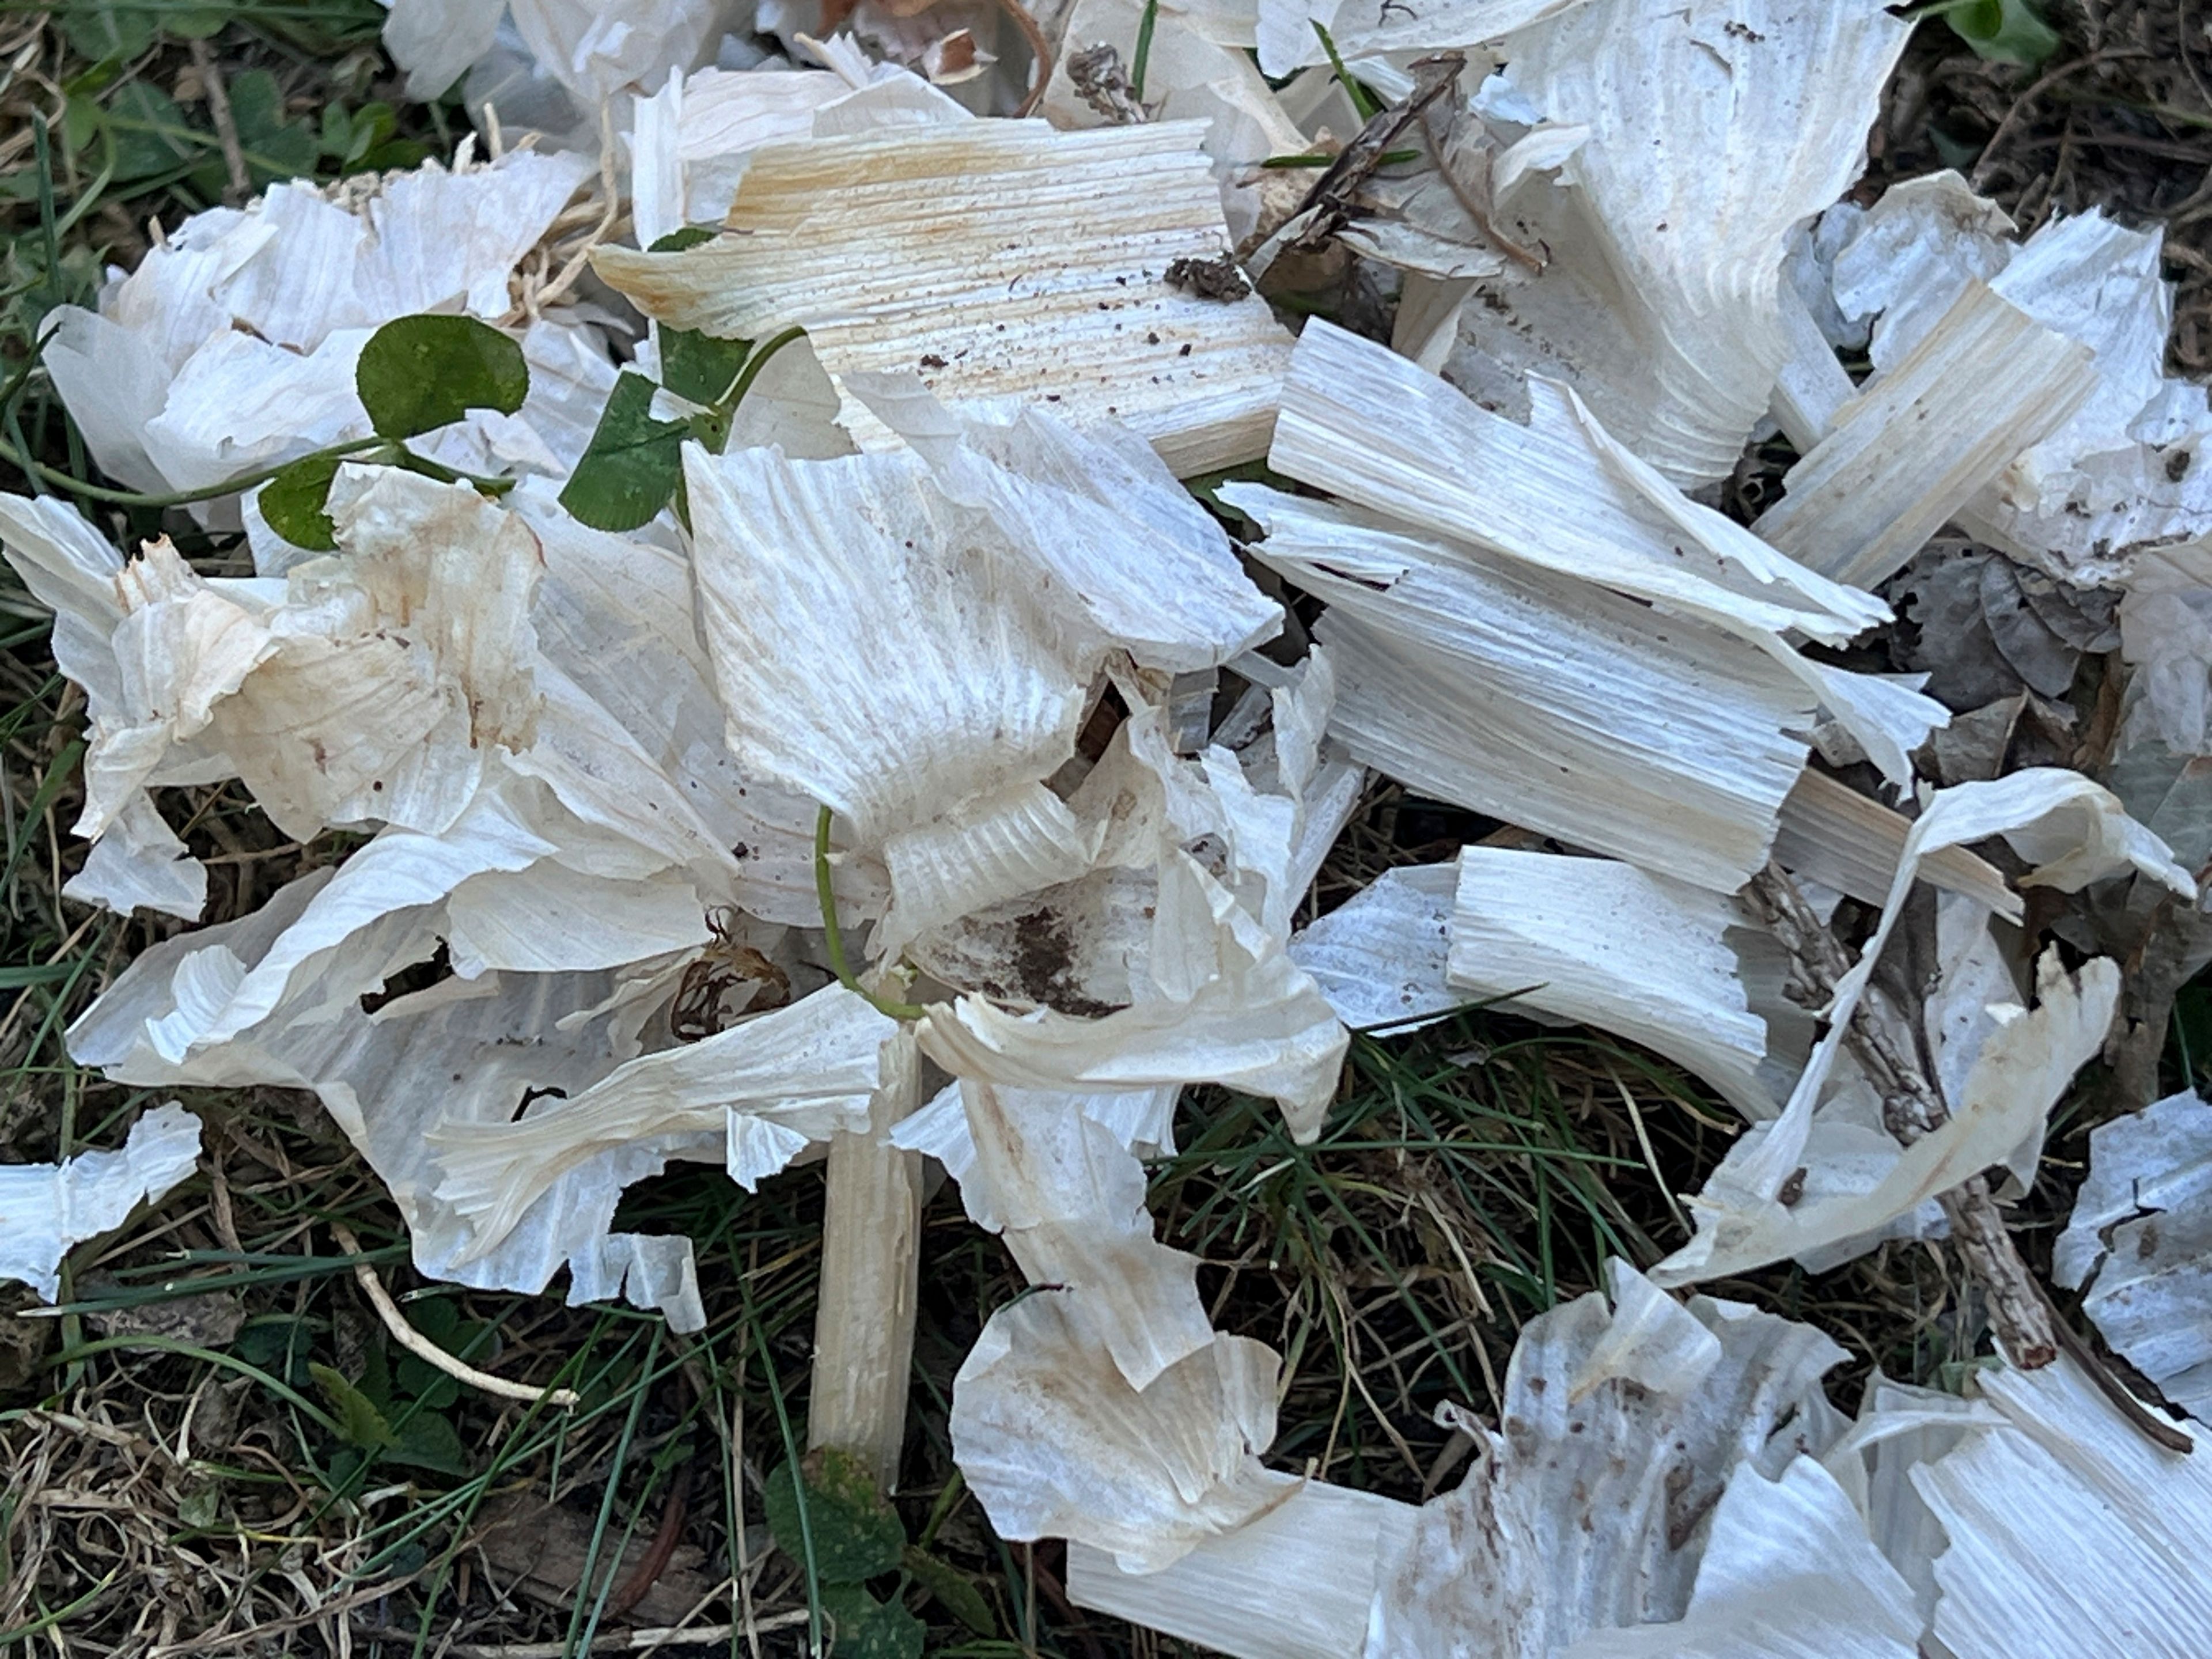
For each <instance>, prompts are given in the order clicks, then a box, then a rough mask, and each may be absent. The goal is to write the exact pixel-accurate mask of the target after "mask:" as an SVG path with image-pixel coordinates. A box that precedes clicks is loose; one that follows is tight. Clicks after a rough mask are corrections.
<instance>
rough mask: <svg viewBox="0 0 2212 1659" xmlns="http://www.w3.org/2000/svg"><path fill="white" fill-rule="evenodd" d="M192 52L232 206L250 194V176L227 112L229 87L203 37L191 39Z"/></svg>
mask: <svg viewBox="0 0 2212 1659" xmlns="http://www.w3.org/2000/svg"><path fill="white" fill-rule="evenodd" d="M191 52H192V67H193V68H194V69H196V70H198V71H199V72H200V84H201V86H203V87H204V88H206V89H207V100H208V113H209V115H210V116H211V117H213V118H214V120H215V136H216V142H217V143H220V144H221V145H222V167H223V171H224V172H225V173H227V174H228V175H229V178H230V188H229V190H228V191H226V192H225V193H224V197H223V199H224V200H225V201H227V202H228V203H230V204H231V205H233V206H236V205H237V204H239V203H240V202H242V201H244V200H245V199H246V197H249V196H251V195H252V194H253V175H252V173H248V172H247V171H246V147H245V146H244V145H243V144H241V143H239V142H238V123H237V121H236V120H235V119H234V118H232V115H231V112H230V88H228V87H227V86H225V85H224V84H223V82H222V68H221V67H220V66H219V65H218V64H216V61H215V53H214V52H212V51H211V50H210V48H209V46H208V43H207V42H206V41H205V40H195V41H193V42H192V46H191Z"/></svg>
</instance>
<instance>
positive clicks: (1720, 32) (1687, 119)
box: [1445, 0, 1909, 485]
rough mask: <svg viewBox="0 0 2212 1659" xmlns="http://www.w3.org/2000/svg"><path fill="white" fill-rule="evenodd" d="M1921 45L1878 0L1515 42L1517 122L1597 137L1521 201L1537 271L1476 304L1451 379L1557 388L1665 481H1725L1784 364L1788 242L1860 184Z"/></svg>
mask: <svg viewBox="0 0 2212 1659" xmlns="http://www.w3.org/2000/svg"><path fill="white" fill-rule="evenodd" d="M1907 33H1909V31H1908V29H1907V27H1905V25H1904V24H1902V23H1900V22H1899V21H1898V20H1897V19H1896V18H1895V17H1894V16H1893V15H1892V14H1890V13H1889V12H1888V11H1887V10H1885V9H1883V8H1882V7H1881V6H1880V5H1877V4H1875V3H1872V0H1848V3H1840V4H1836V5H1811V4H1803V3H1797V0H1780V3H1774V4H1765V3H1761V4H1754V5H1749V6H1747V5H1743V4H1741V3H1734V0H1729V3H1717V0H1716V3H1705V0H1699V3H1694V4H1691V5H1688V6H1684V5H1680V4H1675V3H1672V0H1584V3H1583V4H1580V5H1576V6H1571V7H1569V8H1566V9H1563V10H1560V11H1559V12H1558V13H1557V14H1556V15H1553V17H1551V18H1549V19H1548V20H1547V21H1543V22H1540V23H1538V24H1536V25H1534V27H1530V28H1528V29H1526V30H1524V31H1523V32H1522V33H1519V34H1517V35H1516V36H1515V37H1514V39H1513V40H1511V41H1510V43H1509V44H1508V46H1507V56H1508V59H1509V62H1508V66H1507V68H1506V70H1505V71H1504V73H1505V76H1506V78H1507V80H1508V82H1510V87H1511V88H1512V92H1513V94H1516V97H1517V99H1518V100H1519V102H1520V106H1521V109H1522V112H1523V113H1525V114H1526V115H1528V118H1530V120H1531V121H1532V123H1533V121H1534V120H1536V119H1546V120H1549V121H1552V122H1554V123H1557V124H1559V125H1563V126H1575V127H1582V128H1584V129H1586V130H1587V135H1588V136H1587V137H1586V138H1585V140H1584V141H1583V144H1582V146H1581V147H1580V149H1577V151H1576V152H1575V154H1574V155H1573V156H1572V157H1571V158H1570V159H1569V160H1568V161H1567V162H1566V163H1565V166H1564V167H1562V168H1561V170H1560V173H1559V182H1558V184H1557V185H1546V184H1536V183H1532V184H1531V185H1528V186H1526V187H1524V189H1523V190H1522V193H1521V194H1520V196H1519V197H1516V200H1515V201H1514V203H1513V204H1512V210H1511V211H1510V213H1509V214H1508V216H1507V219H1508V222H1509V227H1510V228H1509V234H1510V235H1511V236H1512V237H1513V239H1514V240H1516V242H1518V243H1520V244H1521V245H1522V246H1528V247H1535V248H1541V249H1542V250H1543V251H1544V253H1545V256H1546V260H1545V264H1544V265H1543V268H1542V269H1541V270H1539V271H1531V270H1528V268H1527V267H1526V266H1523V265H1521V264H1508V265H1507V266H1505V267H1504V270H1502V271H1501V273H1500V274H1499V276H1498V278H1497V279H1496V283H1495V286H1494V287H1493V288H1492V290H1491V292H1490V294H1489V295H1486V298H1487V299H1490V300H1492V301H1493V303H1482V304H1476V305H1471V306H1469V307H1468V308H1467V310H1466V312H1465V313H1464V318H1465V320H1464V322H1463V324H1462V334H1461V346H1460V350H1459V351H1458V352H1457V353H1456V354H1455V356H1454V357H1453V359H1452V362H1451V364H1450V366H1449V368H1447V369H1446V371H1445V372H1446V374H1448V375H1449V376H1450V377H1451V378H1452V379H1454V380H1456V381H1457V382H1458V383H1459V384H1460V385H1461V386H1464V387H1465V388H1467V390H1468V392H1470V393H1472V394H1474V395H1475V396H1477V397H1479V398H1484V399H1486V400H1490V399H1493V398H1494V399H1497V400H1498V401H1499V402H1500V403H1501V404H1503V406H1505V407H1508V408H1519V407H1525V406H1526V405H1525V401H1524V399H1525V394H1522V393H1520V392H1517V391H1516V387H1517V386H1519V384H1520V383H1521V382H1522V380H1524V378H1525V377H1526V376H1528V375H1529V374H1546V375H1551V376H1555V377H1564V378H1565V380H1567V381H1568V382H1569V383H1570V384H1571V385H1572V386H1575V387H1576V389H1577V391H1578V392H1581V394H1582V395H1583V398H1584V399H1585V400H1586V401H1587V402H1588V403H1589V405H1590V407H1591V409H1592V410H1594V411H1595V414H1596V416H1597V417H1598V418H1599V419H1600V420H1601V421H1603V422H1605V424H1606V427H1607V429H1608V430H1609V431H1611V432H1612V433H1613V435H1615V436H1616V437H1618V438H1619V439H1620V441H1622V442H1624V443H1626V445H1627V446H1628V447H1630V448H1631V449H1632V450H1634V451H1636V452H1637V453H1638V455H1640V456H1641V457H1642V458H1643V459H1644V460H1646V461H1648V462H1649V463H1650V465H1653V466H1654V467H1656V468H1657V469H1658V471H1660V472H1662V474H1664V475H1665V476H1666V477H1668V478H1670V479H1672V480H1673V481H1674V482H1675V483H1681V484H1685V485H1688V484H1694V483H1704V482H1709V481H1711V480H1715V479H1719V478H1723V477H1727V476H1728V474H1729V471H1731V470H1732V469H1733V468H1734V466H1735V461H1736V458H1737V455H1738V454H1739V453H1740V452H1741V448H1742V446H1743V442H1744V440H1745V439H1746V438H1747V436H1748V435H1750V433H1751V430H1752V428H1753V426H1754V425H1755V424H1756V423H1757V422H1758V421H1759V417H1760V416H1762V415H1764V414H1765V411H1766V407H1767V403H1768V400H1769V398H1770V397H1771V394H1772V392H1773V389H1774V385H1775V381H1776V379H1777V378H1778V375H1779V374H1780V372H1781V369H1782V367H1783V364H1784V362H1785V361H1786V360H1787V358H1788V356H1789V355H1790V348H1789V343H1788V336H1787V334H1786V331H1785V330H1784V324H1783V320H1782V312H1781V304H1780V294H1781V282H1782V256H1783V252H1784V246H1785V244H1786V243H1787V241H1788V239H1789V236H1790V231H1791V229H1792V228H1793V227H1794V226H1795V225H1796V223H1797V222H1799V221H1800V220H1802V219H1803V218H1805V217H1806V216H1808V215H1810V214H1812V213H1815V212H1818V211H1819V210H1821V209H1822V208H1825V207H1826V206H1828V205H1829V204H1832V203H1833V202H1834V201H1835V200H1836V198H1837V197H1839V196H1840V195H1842V194H1843V193H1844V191H1845V190H1846V189H1847V188H1849V187H1850V184H1851V182H1852V180H1853V179H1856V178H1857V175H1858V173H1859V170H1860V168H1861V167H1863V165H1864V155H1865V152H1864V149H1863V143H1864V138H1865V134H1866V131H1867V128H1868V126H1869V124H1870V122H1871V120H1872V118H1873V116H1874V113H1875V107H1876V104H1877V101H1878V100H1879V97H1880V94H1881V85H1882V82H1883V81H1884V80H1885V79H1887V76H1888V74H1889V71H1890V68H1891V66H1892V65H1893V64H1895V62H1896V61H1897V58H1898V56H1899V53H1900V52H1903V50H1904V47H1905V38H1906V35H1907Z"/></svg>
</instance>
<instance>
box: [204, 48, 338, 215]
mask: <svg viewBox="0 0 2212 1659" xmlns="http://www.w3.org/2000/svg"><path fill="white" fill-rule="evenodd" d="M230 115H231V119H232V121H233V122H234V123H235V124H236V125H237V127H238V143H239V148H240V149H243V150H244V151H245V152H246V173H247V175H248V176H249V177H250V178H251V179H252V180H253V183H254V185H255V187H256V188H258V187H260V186H261V185H270V184H274V183H275V182H276V181H277V180H278V179H295V178H297V177H299V176H300V175H301V173H313V171H314V170H315V162H316V161H317V160H318V159H319V151H320V149H321V147H320V146H319V144H317V143H316V142H315V134H314V131H313V128H311V127H309V126H308V125H307V123H306V122H304V121H289V120H287V119H286V118H285V115H284V93H283V88H281V87H279V86H278V85H277V84H276V76H274V75H272V74H270V72H269V71H268V70H247V71H246V73H245V74H243V75H240V76H237V77H236V78H235V79H234V80H233V81H232V82H231V83H230ZM216 165H217V167H220V166H221V163H220V161H218V162H217V164H216ZM222 176H223V178H224V179H225V180H226V181H228V173H224V174H223V175H222Z"/></svg>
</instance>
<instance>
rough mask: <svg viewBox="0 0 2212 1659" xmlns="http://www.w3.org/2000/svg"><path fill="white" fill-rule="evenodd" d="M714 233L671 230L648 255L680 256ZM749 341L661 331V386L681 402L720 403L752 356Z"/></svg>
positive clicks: (693, 331)
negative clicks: (688, 399)
mask: <svg viewBox="0 0 2212 1659" xmlns="http://www.w3.org/2000/svg"><path fill="white" fill-rule="evenodd" d="M712 240H714V232H713V231H711V230H708V228H706V227H705V226H703V225H686V226H684V228H682V229H681V230H671V231H670V232H669V233H668V234H667V235H665V236H663V237H660V238H659V239H658V240H656V241H654V243H653V246H651V247H649V248H647V250H646V252H648V253H681V252H683V251H684V249H685V248H687V247H696V246H699V244H700V243H702V242H710V241H712ZM752 349H753V343H752V342H751V341H750V340H718V339H716V338H715V337H714V336H713V335H711V334H702V333H701V332H699V331H698V330H697V329H696V328H669V327H666V326H665V325H664V326H663V327H662V328H661V330H660V383H661V385H663V386H666V387H667V388H668V389H669V390H670V391H671V392H674V393H675V394H676V395H677V396H678V397H679V398H690V400H691V401H692V402H693V403H695V404H713V403H720V401H721V400H722V398H723V397H724V395H725V394H726V393H727V392H728V391H729V389H730V388H731V387H732V386H734V385H736V384H737V380H738V372H739V371H740V370H742V369H743V368H744V366H745V359H746V357H747V356H750V354H751V351H752Z"/></svg>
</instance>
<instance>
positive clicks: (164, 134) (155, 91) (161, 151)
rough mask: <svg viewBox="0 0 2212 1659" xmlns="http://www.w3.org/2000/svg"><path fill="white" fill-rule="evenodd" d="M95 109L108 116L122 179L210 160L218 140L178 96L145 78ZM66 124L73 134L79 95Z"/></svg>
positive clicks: (103, 118)
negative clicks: (190, 115)
mask: <svg viewBox="0 0 2212 1659" xmlns="http://www.w3.org/2000/svg"><path fill="white" fill-rule="evenodd" d="M93 108H94V111H95V112H96V114H95V118H96V119H97V120H99V121H103V122H104V123H105V124H106V127H107V130H108V131H109V132H110V133H112V135H113V136H114V139H115V177H116V181H117V182H118V183H119V184H127V183H130V182H131V181H132V180H134V179H150V178H153V177H155V175H156V174H159V173H169V172H173V170H175V169H177V168H178V167H182V166H185V165H186V164H189V163H192V162H197V161H204V160H205V159H206V158H207V156H208V155H209V154H210V144H211V143H212V142H213V141H212V139H211V138H210V137H209V135H207V134H204V133H203V132H202V131H200V130H199V129H198V128H197V127H196V126H194V125H192V124H191V122H189V121H187V120H186V119H185V112H183V111H182V110H180V109H179V108H178V107H177V100H175V99H173V98H172V97H170V96H169V94H167V93H166V92H164V91H162V90H161V88H159V87H156V86H150V85H149V84H148V83H147V82H143V81H133V82H131V83H130V84H129V85H127V86H125V87H124V88H122V89H121V90H119V91H118V92H117V93H116V94H115V96H114V97H113V98H112V99H111V100H109V101H108V106H107V108H106V112H105V113H104V114H100V113H97V110H98V106H93ZM65 125H66V128H67V131H69V133H70V135H72V137H73V136H74V134H75V132H76V126H77V120H76V102H75V100H71V105H70V118H69V120H68V122H67V123H66V124H65ZM82 147H83V146H82V144H79V145H77V148H80V149H82ZM216 165H217V166H220V165H221V162H220V161H218V162H217V163H216Z"/></svg>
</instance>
